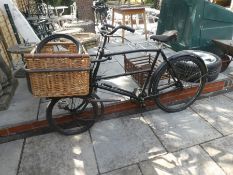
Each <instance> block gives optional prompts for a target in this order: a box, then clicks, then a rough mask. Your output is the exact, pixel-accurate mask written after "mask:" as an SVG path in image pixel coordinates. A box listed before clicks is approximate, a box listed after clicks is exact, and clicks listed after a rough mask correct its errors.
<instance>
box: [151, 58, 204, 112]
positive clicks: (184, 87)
mask: <svg viewBox="0 0 233 175" xmlns="http://www.w3.org/2000/svg"><path fill="white" fill-rule="evenodd" d="M181 63H182V64H181ZM185 63H187V64H185ZM179 65H182V69H180V68H179ZM184 65H186V66H184ZM190 65H191V66H190ZM170 67H172V70H171V68H170ZM192 69H195V70H196V74H193V70H192ZM197 75H198V76H197ZM206 75H207V69H206V66H205V64H204V62H203V60H201V59H200V58H199V57H196V56H194V55H183V56H178V57H175V58H174V59H170V60H169V64H168V63H165V62H164V63H162V64H161V65H160V66H159V67H158V69H157V70H156V71H155V73H154V74H153V76H152V78H151V83H150V85H149V94H150V95H154V97H155V101H156V104H157V105H158V107H159V108H160V109H162V110H163V111H166V112H179V111H182V110H184V109H186V108H187V107H189V106H190V105H192V104H193V102H194V101H195V100H196V99H197V97H198V96H199V95H200V94H201V92H202V90H203V88H204V86H205V83H206ZM172 77H173V78H172ZM193 77H196V79H195V80H194V79H193ZM174 79H175V80H176V82H175V80H174ZM190 79H192V81H190ZM177 80H178V81H177ZM172 85H173V86H172ZM169 86H170V87H169ZM165 87H167V88H165Z"/></svg>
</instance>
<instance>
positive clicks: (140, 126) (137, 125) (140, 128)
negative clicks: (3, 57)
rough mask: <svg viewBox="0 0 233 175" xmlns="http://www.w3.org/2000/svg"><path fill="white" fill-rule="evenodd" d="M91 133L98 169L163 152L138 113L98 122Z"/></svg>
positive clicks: (125, 163)
mask: <svg viewBox="0 0 233 175" xmlns="http://www.w3.org/2000/svg"><path fill="white" fill-rule="evenodd" d="M91 135H92V139H93V144H94V148H95V153H96V158H97V163H98V165H99V169H100V172H101V173H104V172H108V171H111V170H114V169H118V168H121V167H124V166H127V165H131V164H133V163H137V162H139V161H142V160H147V159H149V158H153V157H155V156H157V155H160V154H163V153H165V150H164V148H163V147H162V146H161V144H160V142H159V140H158V139H157V138H156V137H155V135H154V133H153V132H152V131H151V129H150V128H149V126H148V125H147V124H146V123H145V121H144V120H143V119H142V118H141V117H140V116H139V115H131V116H129V117H124V118H117V119H112V120H107V121H102V122H98V123H96V124H95V125H94V126H93V127H92V129H91Z"/></svg>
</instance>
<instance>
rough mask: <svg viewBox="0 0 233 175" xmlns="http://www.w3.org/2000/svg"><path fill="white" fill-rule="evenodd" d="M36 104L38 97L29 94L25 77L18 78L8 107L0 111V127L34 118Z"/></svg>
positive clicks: (37, 104)
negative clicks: (17, 83)
mask: <svg viewBox="0 0 233 175" xmlns="http://www.w3.org/2000/svg"><path fill="white" fill-rule="evenodd" d="M38 106H39V98H35V97H33V96H32V95H31V94H30V92H29V91H28V89H27V82H26V79H24V78H21V79H19V86H18V88H17V90H16V92H15V95H14V97H13V98H12V101H11V104H10V106H9V108H8V109H7V110H5V111H1V112H0V128H3V127H7V126H12V125H15V124H20V123H24V122H29V121H33V120H35V119H36V117H37V110H38Z"/></svg>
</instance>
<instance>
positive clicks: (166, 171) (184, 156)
mask: <svg viewBox="0 0 233 175" xmlns="http://www.w3.org/2000/svg"><path fill="white" fill-rule="evenodd" d="M139 166H140V168H141V170H142V173H143V175H155V174H156V175H178V174H179V175H225V173H224V172H223V171H222V169H221V168H220V167H219V166H218V165H217V164H216V163H215V162H214V161H213V160H212V159H211V158H210V157H209V156H208V154H207V153H206V152H205V151H204V150H202V149H201V148H200V147H199V146H195V147H191V148H188V149H184V150H182V151H178V152H175V153H169V154H167V155H163V156H158V157H156V158H155V159H153V160H149V161H145V162H141V163H140V164H139Z"/></svg>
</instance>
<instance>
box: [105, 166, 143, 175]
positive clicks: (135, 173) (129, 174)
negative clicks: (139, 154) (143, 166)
mask: <svg viewBox="0 0 233 175" xmlns="http://www.w3.org/2000/svg"><path fill="white" fill-rule="evenodd" d="M102 175H142V173H141V171H140V169H139V167H138V166H137V165H132V166H128V167H125V168H121V169H118V170H115V171H111V172H109V173H104V174H102Z"/></svg>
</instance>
